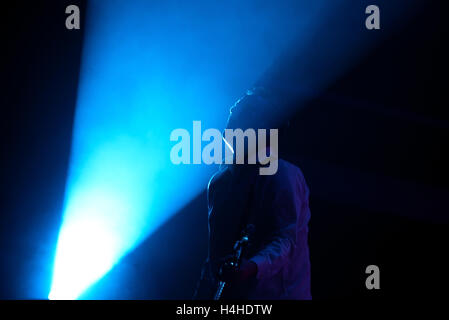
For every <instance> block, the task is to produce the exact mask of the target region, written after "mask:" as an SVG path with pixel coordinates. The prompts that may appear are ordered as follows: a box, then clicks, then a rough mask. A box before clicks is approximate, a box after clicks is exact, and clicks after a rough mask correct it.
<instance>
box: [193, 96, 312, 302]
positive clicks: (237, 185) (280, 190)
mask: <svg viewBox="0 0 449 320" xmlns="http://www.w3.org/2000/svg"><path fill="white" fill-rule="evenodd" d="M277 107H278V106H277V104H276V101H275V100H274V99H273V97H272V95H270V94H268V93H267V91H266V90H265V89H263V88H256V89H253V90H252V91H248V93H247V94H246V95H245V96H244V97H242V98H241V99H239V100H238V101H237V102H236V104H235V105H234V106H233V107H232V108H231V110H230V115H229V118H228V123H227V126H226V127H227V128H228V129H237V128H240V129H242V130H243V131H244V130H246V129H248V128H253V129H255V130H257V129H259V128H274V126H273V125H274V124H275V123H276V120H275V118H276V117H274V114H275V113H276V112H275V111H276V108H277ZM228 142H229V144H230V145H231V146H232V145H233V144H232V142H231V141H228ZM267 152H268V153H269V152H270V150H269V146H268V150H267ZM250 153H251V152H250ZM268 153H267V154H268ZM252 156H255V157H256V158H257V155H254V154H245V159H246V161H248V159H250V158H251V157H252ZM276 161H277V159H276ZM245 163H246V164H223V165H221V166H220V169H219V171H218V172H217V173H216V174H215V175H214V176H213V177H212V178H211V180H210V182H209V186H208V193H207V196H208V211H209V254H208V259H207V261H206V263H205V264H204V266H203V270H202V275H201V280H200V282H199V286H198V288H197V292H196V298H198V299H212V298H213V297H214V293H215V291H216V289H217V285H218V282H219V281H220V280H225V281H226V282H227V283H228V284H229V285H228V286H226V287H225V289H224V291H223V296H222V298H223V299H311V291H310V260H309V249H308V222H309V219H310V210H309V202H308V198H309V190H308V187H307V185H306V182H305V180H304V177H303V174H302V172H301V170H300V169H299V168H298V167H296V166H294V165H293V164H291V163H289V162H287V161H284V160H282V159H279V160H278V163H277V165H278V168H277V172H276V173H275V174H273V175H260V172H259V167H260V164H255V165H250V164H247V163H248V162H245ZM248 224H252V225H254V227H255V228H254V230H255V231H254V233H253V234H252V236H251V239H250V245H249V246H248V248H247V250H246V251H245V254H244V258H243V260H242V263H241V264H240V267H239V268H238V269H237V270H234V269H232V268H231V269H229V268H222V266H223V264H224V261H225V260H226V258H227V257H229V255H231V254H232V253H233V245H234V243H235V241H236V240H237V239H238V238H239V237H240V235H241V232H242V230H243V229H244V228H245V226H247V225H248Z"/></svg>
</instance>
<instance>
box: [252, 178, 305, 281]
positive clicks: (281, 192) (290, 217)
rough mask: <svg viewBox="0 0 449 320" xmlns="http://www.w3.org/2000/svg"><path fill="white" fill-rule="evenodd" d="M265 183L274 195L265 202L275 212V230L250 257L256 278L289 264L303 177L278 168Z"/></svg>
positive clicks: (294, 241) (298, 215)
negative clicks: (253, 264) (265, 243)
mask: <svg viewBox="0 0 449 320" xmlns="http://www.w3.org/2000/svg"><path fill="white" fill-rule="evenodd" d="M268 184H269V186H268V190H267V191H268V192H272V193H273V195H274V196H273V197H271V200H270V202H271V203H268V204H267V205H268V206H269V208H270V211H271V213H272V214H273V215H274V217H273V218H274V221H275V232H274V234H273V236H272V238H271V239H270V240H269V242H268V244H267V245H265V246H264V247H263V248H262V249H261V250H260V251H259V252H258V253H257V254H256V255H254V256H253V257H252V258H250V259H249V260H250V261H253V262H254V263H256V265H257V279H265V278H269V277H271V276H273V275H275V274H276V273H278V272H279V271H280V270H281V269H282V267H283V266H285V265H286V264H288V263H289V261H290V259H291V256H292V254H293V253H294V249H295V247H296V233H297V231H298V230H297V229H298V227H299V226H298V221H299V220H300V214H301V206H302V204H301V203H302V201H304V197H305V195H304V194H303V193H305V188H304V186H303V184H302V179H301V178H300V176H299V175H298V174H295V172H285V171H284V172H282V171H278V172H277V173H276V174H275V175H273V176H272V178H270V181H269V182H268Z"/></svg>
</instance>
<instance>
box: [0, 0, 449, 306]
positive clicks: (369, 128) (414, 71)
mask: <svg viewBox="0 0 449 320" xmlns="http://www.w3.org/2000/svg"><path fill="white" fill-rule="evenodd" d="M69 4H72V3H70V2H68V1H54V2H50V1H45V2H44V1H43V2H29V3H26V4H24V3H20V4H8V5H6V4H5V5H4V6H2V10H1V12H2V19H1V22H2V25H4V26H3V27H2V32H3V33H5V34H4V35H3V37H2V42H3V48H2V51H1V55H2V58H1V62H2V65H1V71H2V73H1V74H2V95H1V101H2V103H1V107H2V108H1V118H0V119H1V127H0V129H1V133H0V139H1V166H0V170H1V171H0V178H1V182H0V188H1V190H0V191H1V192H0V194H1V203H0V204H1V207H0V214H1V216H0V232H1V233H0V256H1V260H0V298H1V299H26V298H45V297H46V296H47V294H48V292H49V287H50V281H51V273H52V267H53V266H52V265H51V264H50V263H49V261H52V260H53V254H54V250H55V246H56V240H57V233H58V231H59V225H60V222H61V221H60V219H61V207H62V201H63V196H64V187H65V181H66V175H67V168H68V160H69V154H70V144H71V135H72V124H73V115H74V108H75V102H76V93H77V85H78V73H79V69H80V56H81V50H82V43H83V28H81V30H78V31H74V30H72V31H69V30H67V29H65V27H64V21H65V17H66V15H65V14H64V11H65V7H66V6H67V5H69ZM73 4H77V5H78V6H79V7H80V9H81V13H83V12H84V10H85V8H86V6H85V2H84V1H76V3H73ZM380 5H381V4H380ZM448 9H449V8H448V4H447V1H421V5H420V10H419V12H418V13H417V15H415V17H414V18H413V19H412V20H410V21H408V23H407V26H406V27H405V28H402V29H400V30H395V32H391V34H390V35H388V37H386V38H385V40H384V41H382V43H380V44H379V45H377V46H376V48H373V49H372V50H371V51H370V52H369V54H368V55H366V56H365V57H364V58H363V59H362V60H361V61H359V62H358V63H357V65H356V66H354V67H353V68H351V69H350V70H348V71H347V72H345V74H343V75H342V76H340V77H339V78H338V79H337V80H336V81H334V82H333V84H331V85H330V86H329V87H328V88H327V89H326V90H325V91H324V92H322V93H321V94H320V95H319V96H318V97H316V98H314V99H313V100H309V101H307V102H306V104H305V105H302V108H300V109H299V111H298V112H297V113H296V114H295V116H294V118H293V120H292V124H293V126H292V128H291V129H290V130H292V131H293V132H292V133H293V135H292V136H293V137H294V138H292V140H291V141H290V145H292V146H293V147H292V148H291V150H289V152H288V154H287V155H286V157H287V158H288V160H290V161H292V162H294V163H295V164H297V165H298V166H300V167H301V169H302V170H303V172H304V174H305V177H306V179H307V181H308V184H309V186H310V189H311V201H310V203H311V210H312V221H311V234H310V246H311V260H312V290H313V291H312V294H313V297H314V299H318V298H359V297H390V298H400V297H415V298H426V297H440V298H441V297H443V290H444V289H445V287H446V284H447V275H446V274H447V263H446V261H445V260H446V259H445V258H446V256H447V243H448V242H447V222H448V213H449V206H448V201H449V184H448V178H449V172H448V170H447V168H446V165H447V164H448V163H449V159H448V156H447V154H446V152H445V151H446V149H447V145H448V143H447V142H448V141H449V140H448V139H449V112H448V109H447V106H448V96H447V89H448V86H447V84H448V81H447V75H448V62H447V56H448V52H447V48H446V43H445V42H446V41H447V39H448V21H447V19H446V17H445V15H446V14H447V12H448ZM84 16H85V15H83V14H82V18H83V17H84ZM82 23H83V21H82ZM383 32H385V31H383ZM288 69H289V73H288V74H286V75H285V81H287V80H286V79H288V78H289V76H292V75H293V76H294V73H295V65H294V64H293V65H292V64H289V65H288ZM206 212H207V211H206V198H205V192H203V193H202V194H201V195H199V196H198V197H197V198H196V199H194V200H193V201H192V202H191V203H190V204H189V205H187V206H186V207H185V208H184V209H183V210H182V211H181V212H179V213H178V214H177V215H175V216H174V217H173V218H172V219H170V220H169V221H168V222H167V223H166V224H165V225H164V226H162V227H161V228H160V229H159V230H158V231H156V232H155V233H153V234H152V235H151V236H150V237H149V238H148V239H147V240H146V241H145V242H143V243H142V244H141V245H140V246H138V247H137V248H136V249H135V250H134V251H133V252H131V253H130V254H129V255H127V256H126V257H124V258H123V260H122V261H121V262H120V263H119V264H118V265H117V266H116V267H115V268H114V269H113V270H112V271H111V272H110V273H109V274H107V275H106V276H105V277H104V278H103V279H102V280H100V281H99V282H98V283H97V284H96V285H94V286H93V287H92V288H91V289H90V290H88V291H87V292H86V293H85V294H84V295H83V298H104V299H182V298H187V299H188V298H190V297H191V294H192V293H193V288H194V286H195V283H196V280H197V279H198V276H199V270H200V266H201V263H202V260H203V259H204V257H205V255H206V248H207V220H206ZM370 264H376V265H378V266H379V267H380V270H381V290H378V291H368V290H366V288H365V278H366V275H365V268H366V266H368V265H370Z"/></svg>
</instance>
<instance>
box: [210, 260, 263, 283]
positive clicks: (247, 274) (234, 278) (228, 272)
mask: <svg viewBox="0 0 449 320" xmlns="http://www.w3.org/2000/svg"><path fill="white" fill-rule="evenodd" d="M256 274H257V264H256V263H255V262H253V261H249V260H245V259H243V260H242V262H241V264H240V267H239V268H236V267H235V266H234V265H232V263H231V261H226V262H225V263H224V264H223V266H222V268H221V270H220V274H219V276H218V277H219V279H220V280H222V281H226V282H243V281H245V280H248V279H250V278H251V277H254V276H256Z"/></svg>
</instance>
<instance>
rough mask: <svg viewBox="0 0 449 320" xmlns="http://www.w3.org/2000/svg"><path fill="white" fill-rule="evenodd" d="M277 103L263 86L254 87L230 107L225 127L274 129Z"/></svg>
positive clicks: (275, 126)
mask: <svg viewBox="0 0 449 320" xmlns="http://www.w3.org/2000/svg"><path fill="white" fill-rule="evenodd" d="M277 108H279V106H278V103H277V102H276V101H275V99H274V96H273V95H272V94H271V93H270V92H269V91H268V90H267V89H265V88H263V87H254V88H253V89H251V90H248V91H247V92H246V94H245V95H244V96H243V97H241V98H240V99H238V100H237V102H236V103H235V104H234V105H233V106H232V107H231V109H230V112H229V117H228V122H227V124H226V129H242V130H243V131H245V130H246V129H249V128H251V129H254V130H257V129H274V128H277V121H276V119H277V116H276V115H277V110H276V109H277Z"/></svg>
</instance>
